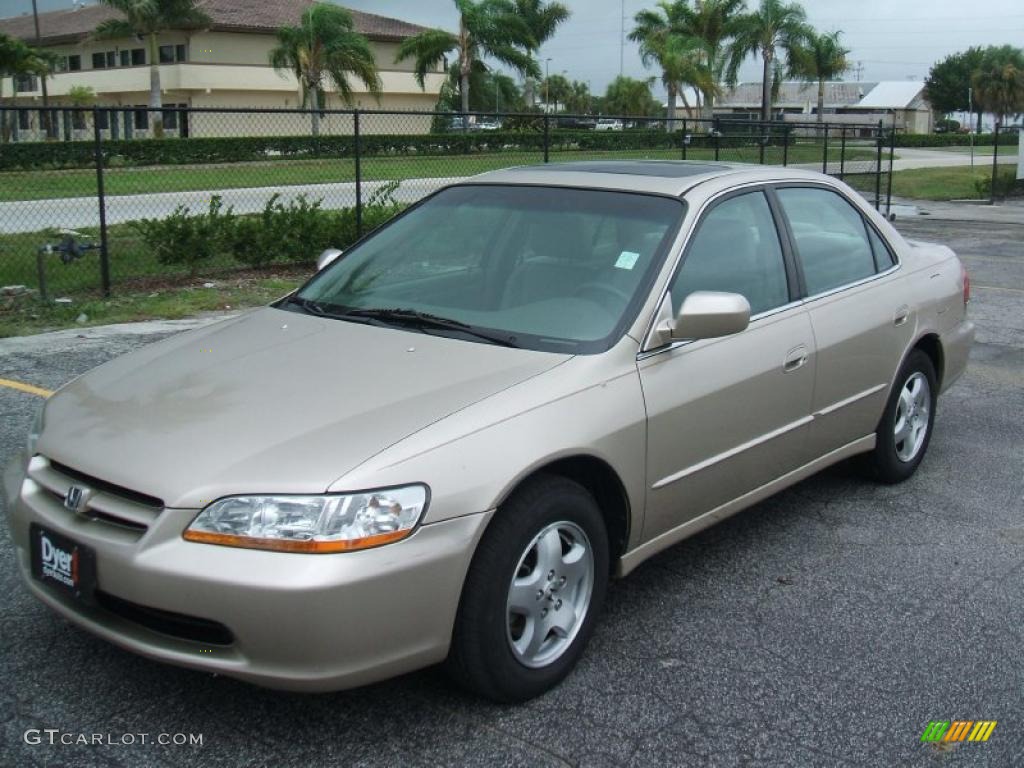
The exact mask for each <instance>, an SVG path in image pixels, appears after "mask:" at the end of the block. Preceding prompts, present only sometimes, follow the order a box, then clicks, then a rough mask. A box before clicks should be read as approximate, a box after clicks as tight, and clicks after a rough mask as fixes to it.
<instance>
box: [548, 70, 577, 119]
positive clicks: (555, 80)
mask: <svg viewBox="0 0 1024 768" xmlns="http://www.w3.org/2000/svg"><path fill="white" fill-rule="evenodd" d="M540 87H541V89H542V92H543V94H544V107H545V109H547V108H548V105H549V104H554V105H555V108H554V110H553V111H555V112H557V111H558V105H559V103H561V105H562V106H563V107H564V106H565V102H566V101H568V99H569V97H570V96H571V95H572V83H570V82H569V80H568V79H567V78H566V77H565V75H551V76H550V77H546V78H544V80H543V81H542V82H541V84H540Z"/></svg>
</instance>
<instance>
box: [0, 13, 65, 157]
mask: <svg viewBox="0 0 1024 768" xmlns="http://www.w3.org/2000/svg"><path fill="white" fill-rule="evenodd" d="M55 61H56V56H55V55H54V54H52V53H50V52H49V51H41V50H38V49H36V48H32V47H31V46H29V45H26V44H25V43H23V42H22V41H21V40H18V39H17V38H14V37H10V36H9V35H4V34H2V33H0V102H2V100H3V95H4V94H3V80H4V78H5V77H10V78H16V77H17V76H18V75H35V76H36V77H40V78H43V79H44V80H45V79H46V77H47V76H48V75H49V74H50V72H51V71H52V69H53V65H54V63H55ZM13 95H17V90H15V93H14V94H13ZM15 119H17V118H16V117H15V115H14V114H13V113H12V115H11V120H15ZM11 130H12V129H11V128H9V127H8V125H7V124H6V123H5V122H0V139H2V140H3V141H7V138H8V136H9V135H10V131H11Z"/></svg>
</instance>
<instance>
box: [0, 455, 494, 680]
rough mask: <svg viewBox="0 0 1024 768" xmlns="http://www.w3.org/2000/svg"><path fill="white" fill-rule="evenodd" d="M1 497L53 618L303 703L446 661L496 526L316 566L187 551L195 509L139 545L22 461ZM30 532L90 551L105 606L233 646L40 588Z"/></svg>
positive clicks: (7, 476) (310, 561)
mask: <svg viewBox="0 0 1024 768" xmlns="http://www.w3.org/2000/svg"><path fill="white" fill-rule="evenodd" d="M32 461H33V462H37V463H38V462H45V460H43V459H40V458H39V457H36V458H34V459H33V460H32ZM35 468H37V465H36V464H33V465H32V469H35ZM29 474H33V476H35V473H34V472H33V471H32V470H29ZM4 497H5V501H6V509H7V515H8V522H9V525H10V529H11V536H12V538H13V540H14V542H15V545H16V548H17V555H18V564H19V567H20V569H21V572H22V576H23V577H24V579H25V581H26V583H27V585H28V587H29V589H30V590H31V591H32V593H33V594H34V595H35V596H36V597H38V598H39V599H40V600H42V601H43V602H44V603H46V604H47V605H49V606H50V607H51V608H53V609H54V610H56V611H57V612H58V613H60V614H62V615H63V616H65V617H66V618H68V619H69V620H71V621H72V622H74V623H75V624H78V625H79V626H81V627H83V628H85V629H87V630H89V631H90V632H92V633H94V634H96V635H98V636H100V637H102V638H104V639H106V640H109V641H110V642H112V643H115V644H116V645H119V646H121V647H123V648H126V649H128V650H130V651H134V652H136V653H139V654H141V655H143V656H148V657H150V658H153V659H157V660H159V661H165V662H169V663H171V664H176V665H180V666H183V667H190V668H194V669H200V670H205V671H208V672H216V673H219V674H224V675H229V676H232V677H237V678H240V679H243V680H247V681H249V682H252V683H256V684H259V685H265V686H268V687H272V688H281V689H289V690H299V691H323V690H337V689H341V688H350V687H354V686H358V685H364V684H366V683H370V682H374V681H376V680H381V679H384V678H387V677H393V676H395V675H398V674H402V673H404V672H408V671H411V670H414V669H417V668H420V667H424V666H427V665H430V664H433V663H436V662H438V661H441V660H443V659H444V658H445V656H446V655H447V652H448V645H449V642H450V639H451V632H452V626H453V624H454V620H455V613H456V610H457V608H458V603H459V596H460V594H461V590H462V583H463V580H464V578H465V574H466V570H467V569H468V567H469V561H470V558H471V557H472V554H473V551H474V549H475V546H476V543H477V541H478V539H479V537H480V535H481V534H482V532H483V529H484V527H485V526H486V524H487V521H488V520H489V518H490V513H481V514H475V515H467V516H465V517H459V518H455V519H452V520H446V521H443V522H439V523H433V524H430V525H424V526H422V527H421V528H419V529H418V530H417V531H416V532H415V533H414V534H413V535H412V536H410V537H409V538H408V539H405V540H403V541H401V542H398V543H396V544H390V545H386V546H382V547H379V548H377V549H370V550H365V551H361V552H348V553H339V554H331V555H310V554H289V553H279V552H263V551H258V550H246V549H237V548H231V547H221V546H214V545H209V544H197V543H192V542H187V541H185V540H184V539H182V538H181V534H182V531H183V530H184V529H185V527H186V526H187V525H188V524H189V523H190V522H191V521H192V519H193V518H194V517H195V515H196V514H197V510H191V509H187V510H186V509H164V510H162V511H161V512H160V513H159V515H157V516H156V518H155V519H154V521H153V522H152V524H150V525H149V526H148V530H145V531H144V532H143V533H141V534H140V533H138V532H137V531H130V530H125V529H123V528H118V527H117V526H113V525H110V524H109V523H107V522H104V521H102V520H89V519H86V518H82V517H80V516H78V515H75V514H73V513H71V512H69V511H67V510H65V509H64V507H63V506H62V504H61V503H60V499H59V496H58V495H57V493H55V492H54V491H53V489H52V488H47V487H44V486H42V485H40V483H38V482H36V481H35V480H34V479H33V478H32V477H30V476H28V475H27V474H26V464H25V461H24V458H23V457H21V456H19V457H16V458H15V460H14V462H13V463H12V464H11V466H10V467H8V468H7V470H6V471H5V472H4ZM33 522H36V523H39V524H41V525H43V526H45V527H47V528H49V529H51V530H53V531H56V532H57V533H61V534H63V535H65V536H68V537H70V538H72V539H74V540H75V541H77V542H79V543H80V544H83V545H85V546H88V547H91V548H92V549H93V550H94V551H95V553H96V575H97V582H98V586H99V588H100V589H101V590H103V592H104V593H107V594H109V595H112V596H114V597H115V598H118V599H120V600H122V601H129V602H130V603H132V604H137V605H139V606H145V607H146V608H150V609H156V610H158V611H166V612H172V613H174V614H181V615H184V616H187V617H196V618H199V619H203V620H207V621H211V622H217V623H219V624H222V625H224V626H225V627H227V629H228V630H230V633H231V635H232V636H233V640H232V641H231V642H230V643H229V644H224V645H212V644H209V643H205V644H204V643H202V642H198V641H194V640H189V639H184V638H183V637H180V636H172V635H170V634H165V633H163V632H160V631H155V630H154V629H152V628H151V627H148V626H144V625H142V624H139V623H137V622H135V621H132V620H129V619H126V618H125V617H124V616H123V615H122V614H120V613H116V612H112V611H111V610H108V609H106V608H104V607H100V606H98V605H88V604H84V603H82V602H81V601H76V600H73V599H71V598H66V597H64V596H63V594H59V593H57V592H56V591H54V590H52V589H51V588H50V587H48V586H46V585H44V584H42V583H40V582H38V581H37V580H35V579H34V578H32V576H31V573H30V566H29V563H30V559H29V552H28V543H29V525H30V524H31V523H33Z"/></svg>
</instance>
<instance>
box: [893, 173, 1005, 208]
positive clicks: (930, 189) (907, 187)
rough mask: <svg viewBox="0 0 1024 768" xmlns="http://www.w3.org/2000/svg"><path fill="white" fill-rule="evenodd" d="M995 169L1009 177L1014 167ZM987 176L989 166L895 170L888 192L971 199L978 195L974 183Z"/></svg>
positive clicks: (916, 195) (913, 197) (988, 176)
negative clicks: (890, 190) (890, 189)
mask: <svg viewBox="0 0 1024 768" xmlns="http://www.w3.org/2000/svg"><path fill="white" fill-rule="evenodd" d="M999 172H1000V176H1005V177H1007V178H1011V177H1012V176H1014V175H1016V168H1013V167H1006V168H1000V169H999ZM991 177H992V169H991V167H989V166H984V167H977V168H974V169H972V168H971V167H970V166H969V165H961V166H956V167H952V168H917V169H914V170H910V171H897V172H896V173H894V174H893V175H892V193H893V195H896V196H897V197H909V198H912V199H915V200H973V199H978V198H980V197H981V194H980V192H979V189H978V187H977V184H978V183H979V182H982V181H984V180H986V179H990V178H991Z"/></svg>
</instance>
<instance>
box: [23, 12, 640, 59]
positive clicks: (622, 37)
mask: <svg viewBox="0 0 1024 768" xmlns="http://www.w3.org/2000/svg"><path fill="white" fill-rule="evenodd" d="M32 2H33V3H34V2H35V0H32ZM620 9H621V13H620V14H619V77H622V71H623V70H622V66H623V61H624V60H625V55H626V0H622V1H621V3H620Z"/></svg>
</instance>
